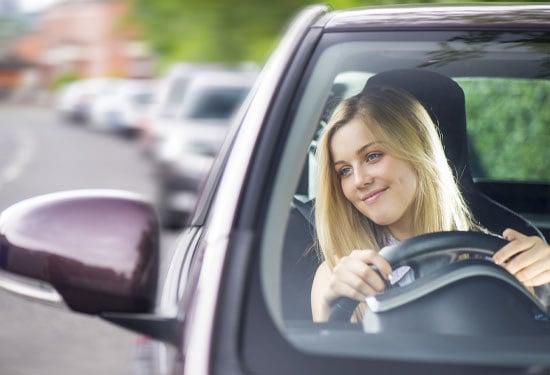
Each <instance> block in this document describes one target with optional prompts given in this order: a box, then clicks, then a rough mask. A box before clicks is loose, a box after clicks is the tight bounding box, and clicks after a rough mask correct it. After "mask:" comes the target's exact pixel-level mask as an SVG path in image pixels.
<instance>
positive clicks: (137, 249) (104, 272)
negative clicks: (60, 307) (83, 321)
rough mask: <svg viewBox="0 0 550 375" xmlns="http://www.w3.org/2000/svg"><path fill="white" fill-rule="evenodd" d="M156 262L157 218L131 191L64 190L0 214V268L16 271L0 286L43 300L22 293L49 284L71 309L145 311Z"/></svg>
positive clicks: (152, 303) (151, 296)
mask: <svg viewBox="0 0 550 375" xmlns="http://www.w3.org/2000/svg"><path fill="white" fill-rule="evenodd" d="M158 263H159V223H158V219H157V216H156V214H155V211H154V209H153V208H152V206H151V205H150V204H149V203H147V202H146V201H145V200H144V199H142V198H141V197H140V196H139V195H137V194H133V193H130V192H125V191H118V190H75V191H65V192H59V193H53V194H47V195H42V196H38V197H34V198H30V199H27V200H24V201H21V202H19V203H16V204H14V205H13V206H11V207H9V208H7V209H6V210H4V211H3V212H2V214H1V215H0V270H2V271H1V272H2V273H3V274H4V275H16V276H18V277H17V279H15V280H16V281H15V286H16V287H15V288H14V287H13V283H14V281H13V280H10V285H11V287H6V286H5V285H4V283H3V282H0V287H4V288H5V289H10V291H11V292H14V291H15V293H17V294H20V295H24V296H26V297H29V296H30V297H32V298H35V299H42V300H44V301H46V298H41V297H40V294H39V293H37V294H31V293H26V292H23V290H27V291H28V290H29V285H31V290H32V288H34V289H36V290H37V291H39V289H44V288H43V286H41V285H43V284H49V285H51V287H53V289H55V291H56V292H57V293H58V294H59V295H60V296H61V297H62V299H63V301H64V302H65V303H66V305H68V306H69V307H70V308H71V309H72V310H75V311H78V312H82V313H87V314H102V313H105V312H115V313H150V312H152V311H153V310H154V306H155V298H156V289H157V278H158ZM4 271H5V272H4ZM2 279H3V280H6V278H5V277H3V278H2ZM21 280H29V281H31V283H30V284H29V283H26V285H23V283H24V282H23V281H21ZM18 284H20V285H19V286H21V288H17V286H18ZM46 302H47V301H46ZM50 302H51V301H50Z"/></svg>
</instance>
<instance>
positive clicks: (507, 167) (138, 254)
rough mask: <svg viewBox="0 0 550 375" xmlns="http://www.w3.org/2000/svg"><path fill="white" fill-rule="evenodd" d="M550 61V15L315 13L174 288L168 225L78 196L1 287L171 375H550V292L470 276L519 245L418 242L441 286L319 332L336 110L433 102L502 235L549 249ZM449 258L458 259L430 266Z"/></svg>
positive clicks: (303, 17) (1, 245) (410, 252)
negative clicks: (100, 328)
mask: <svg viewBox="0 0 550 375" xmlns="http://www.w3.org/2000/svg"><path fill="white" fill-rule="evenodd" d="M549 51H550V6H548V5H543V4H540V5H526V4H521V5H487V6H482V5H468V6H451V5H439V6H405V7H396V6H393V7H389V8H385V7H375V8H361V9H352V10H342V11H330V10H329V9H328V7H327V6H324V5H323V6H312V7H308V8H306V9H304V10H303V11H302V12H301V13H300V15H298V16H297V18H296V19H295V20H294V21H293V23H292V24H291V26H290V28H289V29H288V31H287V33H286V35H285V37H284V38H283V39H282V40H281V42H280V44H279V46H278V48H277V50H276V51H275V52H274V54H273V56H272V57H271V59H270V60H269V62H268V63H267V65H266V66H265V68H264V69H263V71H262V73H261V75H260V77H259V78H258V83H257V84H256V85H255V87H254V88H253V89H252V91H251V93H250V96H249V99H248V100H247V101H246V103H245V104H244V106H243V108H242V110H241V111H240V113H239V115H238V117H237V119H236V120H235V122H234V123H233V126H232V127H231V128H230V130H229V132H228V134H227V136H226V137H225V141H224V143H223V146H222V148H221V150H220V152H219V154H218V157H217V158H216V160H215V162H214V165H213V167H212V169H211V172H210V174H209V176H208V179H207V181H206V183H205V186H204V189H203V190H202V193H201V195H200V197H199V202H198V206H197V208H196V210H195V213H194V215H193V217H192V219H191V222H190V224H189V225H188V226H187V227H186V228H185V229H184V230H183V231H182V233H181V237H180V239H179V241H178V244H177V248H176V250H175V253H174V257H173V259H171V266H170V269H169V271H168V273H167V275H162V276H163V277H161V276H160V275H158V274H157V271H156V270H157V263H158V257H159V245H158V238H159V237H158V232H159V225H158V222H157V218H156V216H155V211H154V208H153V206H152V205H150V204H148V203H147V202H145V201H143V200H142V199H141V198H139V197H136V196H133V195H129V193H118V192H117V193H114V192H94V191H84V192H61V193H57V194H54V195H47V196H41V197H36V198H32V199H30V200H27V201H23V202H20V203H18V204H16V205H14V206H12V207H11V208H8V209H7V210H5V211H4V212H3V213H2V216H1V217H0V267H1V268H2V269H3V270H4V272H3V273H4V274H5V275H17V276H23V277H24V279H20V278H18V279H17V280H15V281H12V283H11V284H7V283H4V282H3V283H2V285H3V286H4V288H8V287H11V289H12V290H15V288H14V287H16V286H17V287H20V286H22V285H23V282H24V281H29V280H31V281H32V282H34V283H35V284H32V283H31V284H30V287H27V288H25V289H22V288H19V289H16V293H18V294H24V293H25V294H27V295H32V296H33V297H34V298H36V299H38V300H48V301H50V302H64V303H66V304H67V305H68V306H69V307H70V308H71V309H73V310H74V311H77V312H81V313H87V314H93V315H97V316H100V317H102V318H103V319H106V320H108V321H111V322H113V323H114V324H117V325H119V326H123V327H126V328H128V329H131V330H132V331H134V332H139V333H141V334H143V335H147V336H149V337H152V338H154V339H155V340H156V341H153V342H150V345H149V346H148V349H149V350H150V354H151V355H149V356H148V357H147V358H149V359H150V362H148V364H147V365H148V366H150V369H151V372H152V373H166V374H207V373H212V374H241V373H243V374H244V373H251V374H304V373H307V374H309V373H311V374H334V373H345V374H366V373H377V374H403V373H414V374H418V373H421V374H442V373H444V374H465V373H467V374H512V373H514V374H515V373H525V374H543V373H548V372H549V371H550V355H549V349H548V348H550V319H549V316H548V310H547V309H548V307H547V306H548V300H545V298H544V293H545V290H546V292H547V288H546V286H542V287H541V288H542V289H541V290H539V289H537V290H535V292H536V296H535V295H533V294H532V293H531V292H530V291H528V290H526V288H525V287H523V286H522V284H520V283H519V282H518V281H517V280H516V279H515V277H513V276H512V275H511V274H509V273H507V271H505V270H504V269H503V268H501V267H499V266H497V265H495V264H494V263H492V262H489V261H486V260H484V259H483V256H481V258H480V259H470V258H468V257H463V256H462V255H463V254H467V255H469V254H470V253H472V254H478V255H479V253H481V254H485V255H486V254H491V252H492V251H494V249H495V242H494V241H497V242H498V241H500V239H496V240H495V239H494V237H491V238H492V239H490V240H488V238H489V237H486V236H485V235H483V234H480V233H472V232H459V233H458V234H457V233H456V232H448V233H436V234H434V235H428V236H424V237H417V238H413V239H412V242H407V241H404V242H402V243H401V245H400V246H401V247H400V249H401V252H400V254H401V255H407V256H409V259H408V262H409V264H411V265H413V266H414V265H415V264H416V265H424V264H426V262H428V264H431V265H432V266H433V267H432V270H433V273H431V274H423V275H422V277H419V278H418V279H417V280H415V281H413V283H412V284H409V285H408V286H407V287H403V288H397V289H392V290H390V292H392V293H389V292H388V293H389V294H381V295H380V296H377V297H376V298H378V300H377V301H378V307H381V308H380V309H378V310H374V309H373V310H372V311H370V313H371V316H370V317H371V320H369V323H372V324H365V325H363V324H357V323H351V322H350V321H349V320H348V321H329V322H326V323H314V322H313V321H312V319H311V311H310V309H309V290H310V288H311V280H312V277H313V272H314V271H315V269H316V266H317V264H318V259H317V258H316V256H315V253H314V252H311V251H308V249H310V247H311V246H312V243H313V241H314V239H313V237H312V231H313V227H314V223H312V220H311V200H312V199H314V198H315V191H316V187H315V184H314V183H313V180H312V178H311V171H312V169H314V167H315V158H314V155H312V153H313V152H314V150H315V139H316V137H317V134H318V131H319V129H321V128H322V127H323V126H324V123H325V121H326V118H327V116H328V115H329V114H330V112H331V111H332V109H333V108H334V105H335V104H336V103H338V102H339V101H340V100H342V99H343V98H345V97H347V96H349V95H352V94H354V93H356V92H358V91H360V90H361V88H362V87H363V86H364V85H365V84H367V82H369V81H370V80H374V81H375V82H376V81H378V82H379V81H380V80H383V81H384V82H386V83H387V84H391V85H397V86H400V85H404V86H407V90H411V91H414V92H415V95H418V96H419V97H422V101H423V104H424V105H425V106H426V108H427V109H428V110H429V111H430V113H431V115H432V116H434V117H435V118H436V120H437V124H438V126H439V130H440V132H441V136H442V140H443V142H444V144H445V151H446V156H447V158H448V159H449V161H450V163H451V165H452V166H453V167H454V168H455V172H456V175H457V179H459V182H460V185H461V188H462V189H463V190H464V193H465V196H466V198H467V201H468V203H469V205H470V207H471V209H472V211H473V212H474V214H475V215H476V216H477V217H478V220H479V221H480V222H481V223H482V224H483V225H485V226H487V228H489V229H490V230H491V231H493V232H495V233H501V232H502V229H503V228H504V227H506V226H512V227H514V228H517V229H519V230H521V231H524V232H526V233H529V234H533V235H539V236H541V237H546V238H548V236H549V235H550V176H549V175H548V171H549V170H550V168H548V167H549V165H548V163H549V160H550V155H549V150H550V148H549V147H548V142H549V130H550V128H549V122H548V119H549V118H550V106H549V105H548V98H549V97H550V70H549V66H548V57H549ZM352 73H353V74H352ZM355 73H358V74H355ZM344 75H345V76H347V77H349V76H350V75H353V76H355V77H356V79H357V80H358V81H357V82H353V83H352V84H351V83H349V81H348V80H347V79H343V77H344ZM450 82H455V83H458V86H456V85H454V84H452V85H451V86H452V87H453V89H452V90H448V89H449V87H451V86H445V85H444V84H443V83H450ZM461 93H464V94H465V101H464V99H463V97H462V95H461ZM451 94H452V95H451ZM466 132H467V134H466ZM468 142H469V143H468ZM468 148H470V149H471V150H473V151H475V152H474V153H469V152H468ZM472 158H474V159H475V163H479V166H480V168H478V169H476V171H477V172H475V174H474V169H473V168H470V167H471V165H470V164H471V163H472V160H473V159H472ZM90 207H93V210H92V209H89V208H90ZM59 228H63V230H62V231H60V230H59ZM52 234H55V235H52ZM434 236H435V237H434ZM500 245H501V242H498V243H496V246H497V247H498V246H500ZM433 254H440V255H441V254H443V258H438V261H437V262H432V263H430V262H429V260H433V258H432V257H431V255H433ZM397 255H399V254H397ZM478 258H479V257H478ZM442 259H446V261H441V260H442ZM159 280H164V282H163V283H162V284H161V285H160V287H159V288H158V289H157V284H158V282H159ZM36 283H37V284H36ZM27 286H29V285H27ZM46 286H49V288H48V289H46ZM157 290H158V293H156V291H157ZM36 291H40V292H41V293H40V294H37V293H34V292H36ZM141 349H143V348H141Z"/></svg>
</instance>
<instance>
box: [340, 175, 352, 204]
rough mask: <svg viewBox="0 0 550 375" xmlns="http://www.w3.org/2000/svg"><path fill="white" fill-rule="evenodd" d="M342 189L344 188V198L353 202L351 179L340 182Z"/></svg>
mask: <svg viewBox="0 0 550 375" xmlns="http://www.w3.org/2000/svg"><path fill="white" fill-rule="evenodd" d="M340 187H341V188H342V193H344V197H346V199H347V200H348V201H351V197H352V194H353V186H352V184H351V183H350V179H349V178H344V179H342V180H340Z"/></svg>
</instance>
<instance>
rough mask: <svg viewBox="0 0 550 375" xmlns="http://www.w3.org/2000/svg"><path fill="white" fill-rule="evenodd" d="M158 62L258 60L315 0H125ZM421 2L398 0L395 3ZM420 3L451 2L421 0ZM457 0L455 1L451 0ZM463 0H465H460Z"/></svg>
mask: <svg viewBox="0 0 550 375" xmlns="http://www.w3.org/2000/svg"><path fill="white" fill-rule="evenodd" d="M127 1H129V2H130V4H131V9H132V11H131V15H130V20H131V22H135V23H137V24H139V25H140V26H141V27H142V28H143V30H144V33H145V38H146V39H147V40H148V41H149V43H150V44H151V46H152V48H153V50H154V51H155V53H156V54H157V56H159V58H160V61H161V64H164V65H168V64H170V63H172V62H175V61H182V60H185V61H225V62H236V61H243V60H252V61H255V62H258V63H263V62H264V61H265V60H266V59H267V57H268V56H269V54H270V53H271V52H272V50H273V48H274V47H275V45H276V44H277V42H278V40H279V38H280V36H281V33H282V31H283V30H284V28H285V26H286V25H287V24H288V22H289V21H290V19H291V18H292V17H293V16H294V15H295V14H296V13H297V12H298V11H299V10H300V9H302V8H304V7H305V6H307V5H311V4H316V3H321V2H322V1H316V0H278V1H261V0H204V1H185V0H155V1H152V0H127ZM418 2H422V1H419V0H400V1H399V3H400V4H410V3H418ZM423 2H424V3H435V2H450V0H439V1H438V0H425V1H423ZM455 2H456V1H455ZM463 2H464V0H463ZM327 3H330V5H331V6H332V7H333V8H334V9H345V8H350V7H357V6H368V5H382V4H384V5H388V4H395V3H396V1H395V0H329V1H328V2H327Z"/></svg>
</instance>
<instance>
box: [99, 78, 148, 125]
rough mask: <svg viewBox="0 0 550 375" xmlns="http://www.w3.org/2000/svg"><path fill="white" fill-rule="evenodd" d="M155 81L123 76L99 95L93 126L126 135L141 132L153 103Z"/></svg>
mask: <svg viewBox="0 0 550 375" xmlns="http://www.w3.org/2000/svg"><path fill="white" fill-rule="evenodd" d="M155 89H156V87H155V81H154V80H150V79H121V80H118V81H117V82H116V83H115V84H113V85H112V86H111V87H110V90H108V91H105V92H103V93H102V95H100V96H98V97H97V98H96V100H95V101H94V103H93V105H92V106H91V110H90V112H91V115H90V118H91V126H92V127H93V128H94V129H96V130H101V131H108V132H115V133H118V134H122V135H127V136H135V135H137V134H138V132H139V129H140V127H141V124H142V123H143V121H145V118H146V115H147V112H148V111H149V110H150V107H151V105H152V103H153V98H154V94H155Z"/></svg>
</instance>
